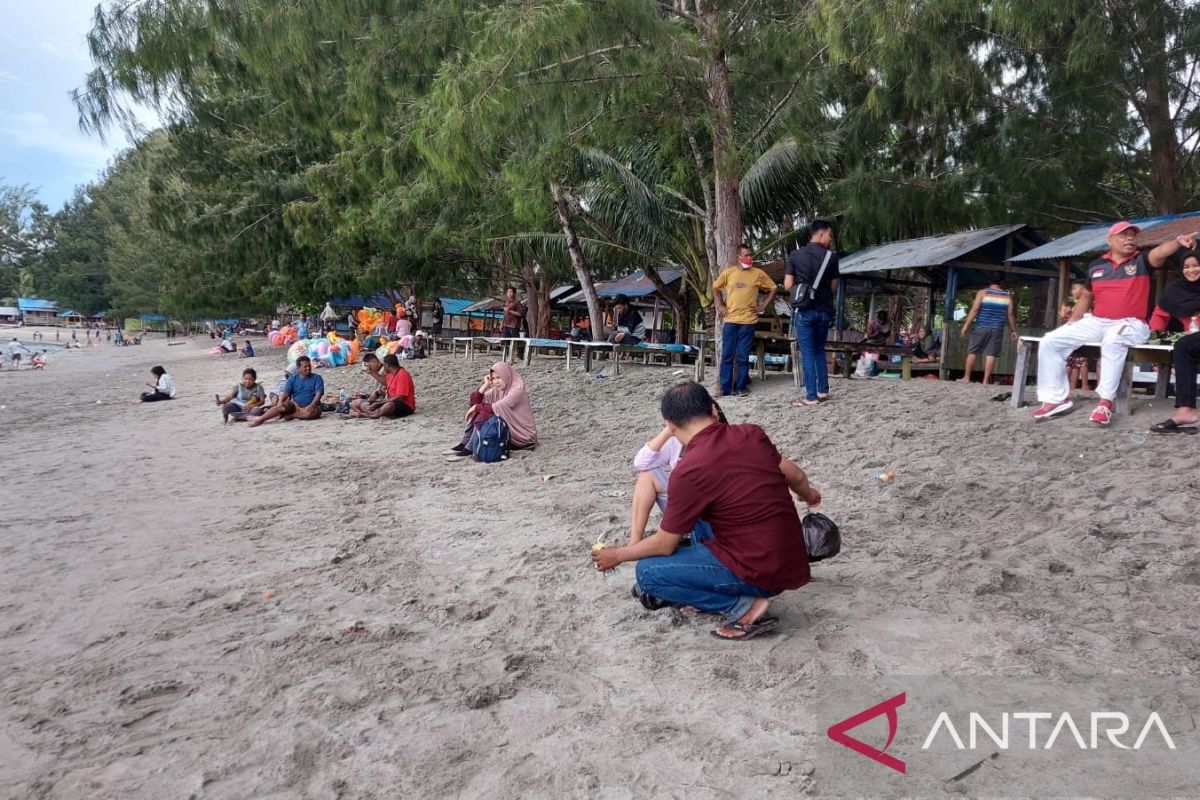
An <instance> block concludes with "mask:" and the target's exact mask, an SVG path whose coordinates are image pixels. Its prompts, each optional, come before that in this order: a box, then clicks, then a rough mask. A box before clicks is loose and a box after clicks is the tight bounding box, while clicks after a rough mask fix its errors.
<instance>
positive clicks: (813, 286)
mask: <svg viewBox="0 0 1200 800" xmlns="http://www.w3.org/2000/svg"><path fill="white" fill-rule="evenodd" d="M832 257H833V251H832V250H826V251H825V259H824V260H823V261H822V262H821V269H820V270H818V271H817V279H816V280H815V281H813V282H812V283H809V282H807V281H797V282H796V283H794V284H793V285H792V310H793V311H808V310H809V309H810V308H812V307H813V304H814V303H815V302H816V299H817V287H818V286H820V285H821V278H823V277H825V268H826V267H827V266H829V259H830V258H832Z"/></svg>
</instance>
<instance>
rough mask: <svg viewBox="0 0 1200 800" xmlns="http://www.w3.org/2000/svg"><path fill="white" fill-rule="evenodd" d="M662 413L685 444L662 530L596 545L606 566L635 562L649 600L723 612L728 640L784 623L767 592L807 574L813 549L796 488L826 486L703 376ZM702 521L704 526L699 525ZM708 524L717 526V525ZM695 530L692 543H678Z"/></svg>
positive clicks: (639, 593) (809, 492)
mask: <svg viewBox="0 0 1200 800" xmlns="http://www.w3.org/2000/svg"><path fill="white" fill-rule="evenodd" d="M661 408H662V415H663V419H664V420H665V421H666V423H667V427H668V428H669V429H670V431H671V434H672V435H673V436H674V437H675V438H676V439H678V440H679V441H680V443H682V444H683V446H684V448H685V449H684V457H683V458H682V459H681V460H680V461H679V464H678V466H677V467H676V468H675V470H674V472H672V473H671V485H670V489H671V498H670V502H669V503H668V505H667V510H666V513H665V514H664V515H663V518H662V522H661V523H660V524H659V528H658V531H657V532H656V533H654V534H653V535H651V536H648V537H646V538H645V539H642V540H641V541H640V542H638V543H637V544H635V545H629V546H627V547H610V548H604V549H601V550H598V551H595V552H593V553H592V560H593V561H594V562H595V564H596V568H597V569H599V570H602V571H603V570H609V569H612V568H614V567H616V566H617V565H618V564H622V563H624V562H626V561H638V565H637V585H636V586H634V589H633V594H634V596H635V597H637V598H638V599H639V600H640V601H641V603H642V605H643V606H645V607H646V608H648V609H652V610H653V609H657V608H662V607H664V606H668V605H674V606H690V607H692V608H695V609H697V610H699V611H702V612H708V613H714V614H721V615H723V616H724V617H725V620H726V622H725V624H724V625H722V626H721V627H719V628H717V629H716V630H715V631H713V635H714V636H716V637H718V638H721V639H750V638H752V637H754V636H757V635H758V634H760V633H764V632H765V631H769V630H771V629H773V628H774V627H775V626H776V625H778V624H779V620H778V619H777V618H775V617H769V616H767V607H768V605H769V598H771V597H774V596H776V595H777V594H779V593H780V592H782V591H785V590H787V589H798V588H800V587H801V586H803V585H804V584H806V583H808V579H809V571H808V553H807V552H805V549H804V532H803V529H802V527H801V524H800V516H799V514H797V513H796V506H795V504H794V503H793V502H792V498H791V495H790V494H789V493H788V490H789V489H790V490H791V491H792V492H794V493H795V494H796V496H797V497H799V498H800V499H801V500H803V501H804V502H805V503H807V504H808V505H809V506H810V507H812V506H816V505H817V504H818V503H820V502H821V495H820V493H819V492H817V490H816V489H814V488H813V487H812V486H811V485H809V482H808V476H806V475H805V474H804V471H803V470H801V469H800V468H799V467H797V466H796V465H795V464H793V463H792V462H791V461H789V460H788V459H786V458H781V457H780V455H779V451H778V450H776V449H775V446H774V445H773V444H771V440H770V439H768V438H767V435H766V434H765V433H764V432H763V430H762V428H760V427H758V426H757V425H728V424H725V423H722V422H721V421H720V420H719V419H718V414H719V411H718V409H717V406H716V404H715V403H714V402H713V399H712V397H711V396H710V395H709V393H708V391H707V390H706V389H705V388H704V387H703V386H701V385H700V384H698V383H694V382H688V383H683V384H680V385H678V386H675V387H674V388H672V389H671V390H669V391H668V392H667V393H666V395H664V396H663V399H662V406H661ZM702 519H703V520H704V521H705V522H706V523H707V525H701V526H697V523H698V522H700V521H701V520H702ZM710 530H711V533H710ZM689 532H690V533H692V539H693V543H692V545H691V546H689V547H683V548H680V546H679V544H680V541H681V540H682V539H683V537H684V535H685V534H687V533H689Z"/></svg>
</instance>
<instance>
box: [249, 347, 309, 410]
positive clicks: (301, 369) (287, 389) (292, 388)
mask: <svg viewBox="0 0 1200 800" xmlns="http://www.w3.org/2000/svg"><path fill="white" fill-rule="evenodd" d="M324 394H325V381H324V379H322V378H321V376H320V375H314V374H313V371H312V359H310V358H309V357H308V356H300V357H299V358H297V359H296V374H295V375H292V376H291V377H289V378H288V379H287V382H286V383H284V384H283V389H282V390H281V391H280V392H279V399H278V400H277V401H276V402H275V405H273V406H271V407H270V408H268V409H267V410H266V412H265V413H264V414H263V415H262V416H261V417H254V418H252V419H251V420H250V421H249V425H250V427H251V428H257V427H258V426H259V425H262V424H263V423H264V422H268V421H270V420H273V419H275V418H276V417H282V418H283V419H287V420H291V419H316V418H318V417H319V416H321V396H322V395H324Z"/></svg>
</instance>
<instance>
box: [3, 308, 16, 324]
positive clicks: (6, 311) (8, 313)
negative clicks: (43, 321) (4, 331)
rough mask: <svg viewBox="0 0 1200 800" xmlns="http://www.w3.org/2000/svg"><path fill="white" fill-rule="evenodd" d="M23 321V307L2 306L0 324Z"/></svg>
mask: <svg viewBox="0 0 1200 800" xmlns="http://www.w3.org/2000/svg"><path fill="white" fill-rule="evenodd" d="M20 321H21V309H19V308H17V307H16V306H0V325H16V324H17V323H18V322H20Z"/></svg>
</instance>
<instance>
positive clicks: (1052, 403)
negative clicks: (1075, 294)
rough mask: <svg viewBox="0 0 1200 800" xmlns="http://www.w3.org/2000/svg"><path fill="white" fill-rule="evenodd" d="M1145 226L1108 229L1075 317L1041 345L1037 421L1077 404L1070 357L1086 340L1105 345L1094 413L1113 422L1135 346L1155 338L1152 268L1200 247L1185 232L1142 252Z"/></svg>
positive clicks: (1123, 225) (1100, 420)
mask: <svg viewBox="0 0 1200 800" xmlns="http://www.w3.org/2000/svg"><path fill="white" fill-rule="evenodd" d="M1139 232H1140V229H1139V228H1138V227H1137V226H1136V225H1134V224H1133V223H1130V222H1118V223H1117V224H1115V225H1113V226H1112V227H1111V228H1109V229H1108V252H1107V253H1105V254H1104V255H1103V256H1101V257H1100V258H1098V259H1096V260H1095V261H1093V262H1092V263H1091V264H1089V265H1088V271H1087V277H1086V278H1085V283H1084V285H1085V290H1084V292H1083V294H1082V296H1081V297H1080V298H1079V299H1078V300H1077V301H1076V303H1075V310H1074V311H1073V312H1072V314H1071V319H1070V320H1069V321H1068V322H1067V323H1066V324H1065V325H1063V326H1061V327H1059V328H1055V329H1054V330H1052V331H1050V332H1049V333H1047V334H1046V336H1045V338H1044V339H1042V343H1041V346H1040V347H1039V349H1038V384H1037V396H1038V401H1039V402H1040V403H1041V407H1039V408H1038V410H1037V411H1035V412H1033V418H1034V419H1035V420H1044V419H1049V418H1050V417H1056V416H1058V415H1060V414H1065V413H1066V412H1068V411H1070V410H1071V409H1072V408H1073V405H1072V403H1071V396H1070V391H1071V390H1070V386H1069V384H1068V383H1067V356H1069V355H1070V354H1071V352H1072V351H1074V350H1075V349H1076V348H1078V347H1080V346H1081V345H1085V344H1095V343H1096V342H1099V343H1100V383H1099V385H1098V386H1097V387H1096V393H1097V394H1098V395H1100V403H1099V405H1097V406H1096V410H1095V411H1093V412H1092V417H1091V420H1092V422H1094V423H1095V424H1097V425H1108V424H1109V423H1110V422H1111V421H1112V416H1113V399H1114V398H1115V397H1116V396H1117V387H1118V386H1119V385H1120V383H1121V376H1122V375H1124V372H1125V355H1126V354H1127V353H1128V351H1129V348H1130V347H1136V346H1137V345H1139V344H1145V343H1146V341H1147V340H1148V339H1149V338H1150V328H1149V326H1147V325H1146V316H1147V314H1148V313H1149V311H1150V270H1152V269H1159V268H1161V267H1162V265H1163V264H1165V263H1166V262H1167V259H1168V258H1170V257H1171V256H1173V255H1175V253H1176V252H1177V251H1179V250H1180V249H1183V248H1186V249H1189V250H1190V249H1192V248H1194V247H1195V246H1196V239H1195V236H1180V237H1178V238H1177V239H1172V240H1170V241H1168V242H1164V243H1163V244H1160V245H1159V246H1158V247H1156V248H1154V249H1153V250H1151V251H1150V252H1148V253H1144V252H1141V251H1139V250H1138V246H1137V235H1138V233H1139Z"/></svg>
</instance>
